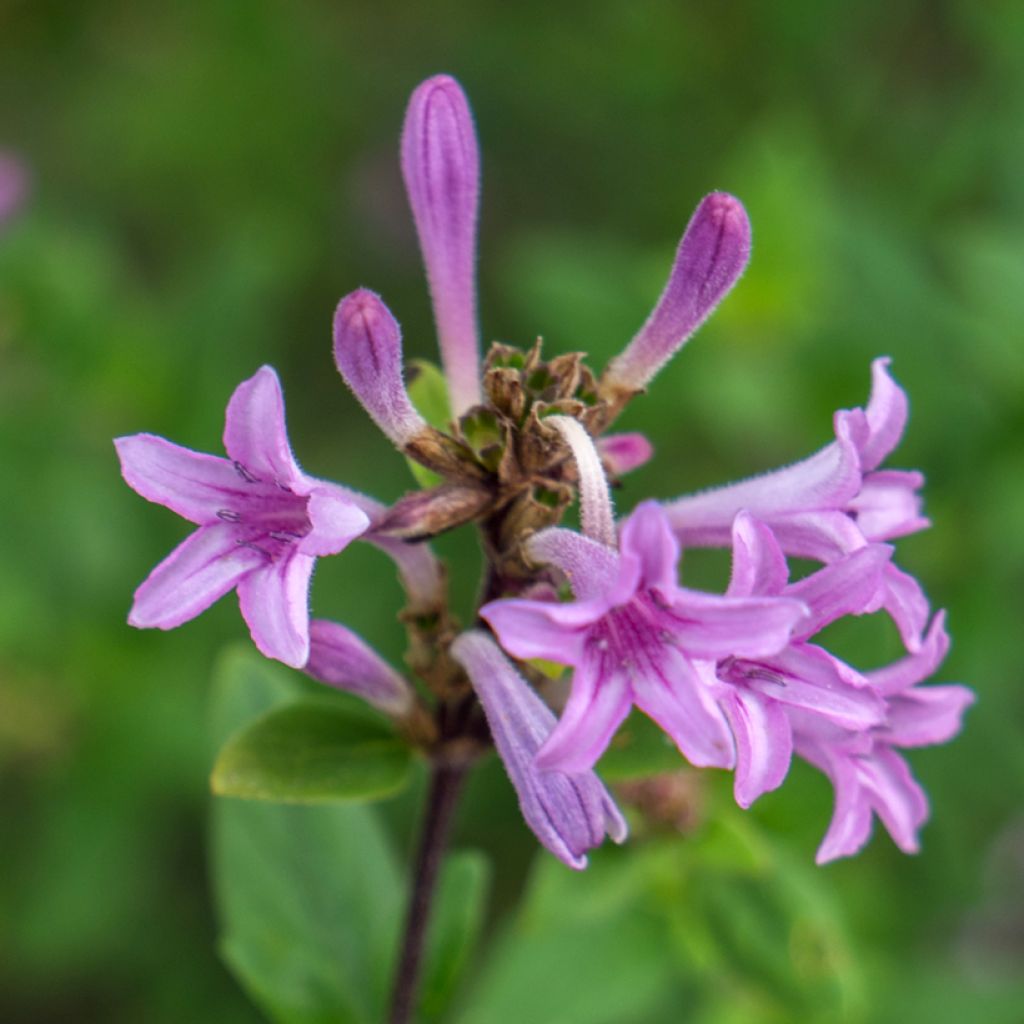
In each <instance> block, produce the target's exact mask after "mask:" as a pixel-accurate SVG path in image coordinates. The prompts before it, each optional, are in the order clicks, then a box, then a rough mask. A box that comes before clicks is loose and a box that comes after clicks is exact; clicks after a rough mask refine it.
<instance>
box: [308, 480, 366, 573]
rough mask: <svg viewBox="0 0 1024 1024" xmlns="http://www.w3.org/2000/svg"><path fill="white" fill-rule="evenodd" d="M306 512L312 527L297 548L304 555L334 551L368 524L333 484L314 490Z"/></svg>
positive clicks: (344, 546) (362, 513) (342, 548)
mask: <svg viewBox="0 0 1024 1024" xmlns="http://www.w3.org/2000/svg"><path fill="white" fill-rule="evenodd" d="M306 514H307V515H308V516H309V521H310V523H311V524H312V527H313V529H312V530H311V531H310V532H309V533H308V534H306V536H305V537H303V538H302V540H301V541H299V551H300V552H302V554H304V555H318V556H323V555H336V554H337V553H338V552H339V551H343V550H344V549H345V548H346V547H347V546H348V544H349V542H350V541H353V540H355V538H356V537H358V536H360V535H361V534H363V533H365V532H366V530H367V529H368V527H369V525H370V519H369V517H368V516H367V515H366V513H365V512H363V511H362V510H361V509H359V508H358V507H357V506H356V505H354V504H353V503H352V502H351V501H349V500H347V499H346V498H345V497H343V496H342V495H341V494H339V493H338V492H337V490H335V489H334V488H327V487H317V488H316V489H315V490H313V491H312V493H311V494H310V496H309V501H308V502H307V504H306Z"/></svg>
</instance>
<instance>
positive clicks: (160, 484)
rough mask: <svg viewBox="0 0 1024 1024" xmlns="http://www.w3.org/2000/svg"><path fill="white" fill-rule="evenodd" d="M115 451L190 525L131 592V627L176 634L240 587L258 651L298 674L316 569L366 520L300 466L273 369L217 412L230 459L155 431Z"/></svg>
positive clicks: (132, 479)
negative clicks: (221, 415) (222, 422)
mask: <svg viewBox="0 0 1024 1024" xmlns="http://www.w3.org/2000/svg"><path fill="white" fill-rule="evenodd" d="M114 444H115V445H116V447H117V452H118V455H119V456H120V458H121V472H122V474H123V475H124V478H125V480H126V481H127V483H128V485H129V486H130V487H132V488H133V489H134V490H136V491H138V493H139V494H141V495H142V496H143V497H144V498H146V499H147V500H149V501H154V502H156V503H158V504H160V505H165V506H167V508H169V509H171V510H172V511H174V512H177V513H178V515H180V516H183V517H184V518H185V519H188V520H189V521H190V522H193V523H195V524H196V525H197V526H198V527H199V529H197V530H196V531H195V532H194V533H192V534H191V535H190V536H189V537H187V538H186V539H185V540H184V541H183V542H182V543H181V544H179V545H178V547H177V548H175V549H174V551H172V552H171V554H170V555H169V556H168V557H167V558H165V559H164V560H163V561H162V562H161V563H160V564H159V565H158V566H157V567H156V568H155V569H154V570H153V571H152V572H151V573H150V574H149V576H148V577H147V578H146V580H145V581H144V582H143V583H142V585H141V586H140V587H139V588H138V590H136V592H135V602H134V604H133V605H132V610H131V613H130V615H129V617H128V621H129V622H130V623H131V624H132V625H133V626H139V627H156V628H158V629H173V628H174V627H176V626H180V625H181V624H182V623H183V622H187V621H188V620H189V619H192V618H195V616H197V615H198V614H199V613H200V612H202V611H205V610H206V609H207V608H209V606H210V605H211V604H213V602H214V601H216V600H217V599H218V598H220V597H223V595H224V594H226V593H227V592H228V591H229V590H232V589H236V588H237V590H238V600H239V604H240V605H241V609H242V615H243V616H244V618H245V621H246V623H247V624H248V626H249V631H250V632H251V634H252V638H253V642H254V643H255V644H256V646H257V647H258V648H259V649H260V651H261V652H262V653H263V654H265V655H266V656H267V657H269V658H277V659H278V660H279V661H283V662H285V664H288V665H292V666H294V667H296V668H301V667H302V666H303V665H304V664H305V663H306V660H307V659H308V657H309V583H310V577H311V575H312V572H313V565H314V562H315V561H316V559H317V558H318V557H320V556H322V555H333V554H337V553H338V552H339V551H341V550H343V549H344V548H345V547H346V546H347V545H348V543H349V542H350V541H352V540H353V539H354V538H356V537H358V536H359V535H360V534H362V533H364V532H365V531H366V529H367V527H368V526H369V525H370V520H369V518H368V516H367V515H366V513H365V512H363V511H362V510H361V509H360V508H359V507H358V505H357V504H356V502H355V501H353V499H352V496H351V495H350V494H349V493H348V492H347V491H345V490H344V489H343V488H340V487H337V486H335V485H334V484H330V483H327V482H325V481H322V480H317V479H316V478H314V477H311V476H307V475H306V474H305V473H303V471H302V470H301V469H300V468H299V466H298V464H297V463H296V461H295V458H294V456H293V455H292V451H291V447H290V445H289V443H288V435H287V432H286V430H285V419H284V400H283V398H282V396H281V385H280V382H279V381H278V379H277V374H276V373H275V372H274V371H273V370H272V369H271V368H270V367H269V366H264V367H263V368H262V369H260V370H259V371H257V373H256V374H255V375H254V376H253V377H251V378H250V379H249V380H247V381H243V382H242V383H241V384H240V385H239V386H238V387H237V388H236V389H235V393H234V394H233V395H232V396H231V400H230V401H229V402H228V407H227V414H226V417H225V427H224V447H225V449H226V450H227V453H228V457H227V458H222V457H219V456H216V455H203V454H201V453H199V452H194V451H192V450H190V449H188V448H183V447H181V446H180V445H176V444H172V443H171V442H170V441H166V440H164V438H162V437H155V436H154V435H152V434H134V435H132V436H130V437H120V438H118V439H117V440H116V441H115V442H114Z"/></svg>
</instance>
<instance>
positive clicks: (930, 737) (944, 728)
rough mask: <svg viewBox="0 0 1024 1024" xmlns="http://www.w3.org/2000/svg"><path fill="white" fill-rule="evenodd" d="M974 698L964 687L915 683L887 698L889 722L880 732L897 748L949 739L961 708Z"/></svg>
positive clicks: (958, 722) (958, 723) (957, 726)
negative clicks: (916, 684) (915, 684)
mask: <svg viewBox="0 0 1024 1024" xmlns="http://www.w3.org/2000/svg"><path fill="white" fill-rule="evenodd" d="M974 701H975V696H974V693H973V692H972V691H971V690H969V689H967V687H966V686H953V685H946V686H917V687H914V688H913V689H912V690H907V691H905V692H903V693H900V694H897V695H896V696H895V697H892V698H891V699H890V701H889V722H888V726H887V728H885V729H884V730H882V732H881V735H882V737H884V739H885V741H886V742H888V743H891V744H893V745H894V746H897V747H929V746H932V745H933V744H935V743H945V742H946V741H947V740H950V739H952V738H953V737H954V736H956V734H957V733H958V732H960V728H961V725H962V719H963V715H964V711H965V710H966V709H967V708H968V707H970V706H971V705H972V704H973V703H974Z"/></svg>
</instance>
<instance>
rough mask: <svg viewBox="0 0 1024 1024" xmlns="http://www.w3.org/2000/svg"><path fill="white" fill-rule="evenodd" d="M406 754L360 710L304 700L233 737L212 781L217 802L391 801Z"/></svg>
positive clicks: (385, 728) (405, 769)
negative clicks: (227, 798)
mask: <svg viewBox="0 0 1024 1024" xmlns="http://www.w3.org/2000/svg"><path fill="white" fill-rule="evenodd" d="M411 761H412V756H411V753H410V751H409V747H408V744H406V743H403V742H402V741H401V740H400V739H399V738H398V737H397V736H395V734H394V731H393V730H392V729H391V727H390V726H389V725H388V723H387V722H386V721H385V720H384V719H383V718H381V717H380V716H379V715H375V714H374V713H373V712H372V711H369V710H364V709H363V708H362V707H360V706H359V705H358V704H356V703H354V702H349V701H344V702H343V701H340V700H336V699H334V698H330V697H323V698H319V699H312V698H307V699H306V700H302V701H297V702H295V703H294V704H288V705H287V706H285V707H281V708H275V709H273V710H271V711H268V712H267V713H266V714H265V715H263V716H262V717H260V718H258V719H256V721H254V722H251V723H250V724H248V725H247V726H245V727H244V728H243V729H242V730H241V731H240V732H238V733H236V734H235V735H234V736H232V738H231V739H229V740H228V742H227V743H226V744H225V745H224V748H223V749H222V750H221V752H220V753H219V754H218V755H217V761H216V763H215V764H214V767H213V775H212V776H211V779H210V783H211V786H212V788H213V791H214V793H216V794H217V795H218V796H234V797H242V798H243V799H248V800H270V801H276V802H279V803H300V804H301V803H330V802H334V801H347V800H376V799H379V798H380V797H384V796H390V795H392V794H393V793H395V792H396V791H397V790H399V789H401V788H402V786H403V785H405V784H406V783H407V782H408V780H409V771H410V767H411Z"/></svg>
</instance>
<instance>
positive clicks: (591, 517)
mask: <svg viewBox="0 0 1024 1024" xmlns="http://www.w3.org/2000/svg"><path fill="white" fill-rule="evenodd" d="M544 422H545V423H549V424H550V425H551V426H553V427H554V428H555V429H556V430H557V431H558V432H559V433H560V434H561V435H562V438H563V439H564V441H565V443H566V444H567V445H568V446H569V448H570V449H571V450H572V457H573V458H574V459H575V460H576V470H577V472H578V474H579V491H580V520H581V521H582V525H583V532H584V533H585V534H586V535H587V536H588V537H591V538H592V539H593V540H596V541H599V542H600V543H601V544H605V545H607V546H608V547H611V548H613V547H615V546H616V539H615V512H614V509H613V507H612V496H611V493H610V491H609V490H608V478H607V477H606V476H605V474H604V467H603V466H602V465H601V456H600V455H598V453H597V448H596V447H595V446H594V440H593V438H592V437H591V436H590V435H589V434H588V433H587V431H586V429H585V428H584V427H583V425H582V424H581V423H580V422H578V421H577V420H574V419H572V418H571V417H569V416H549V417H547V419H546V420H545V421H544Z"/></svg>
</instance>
